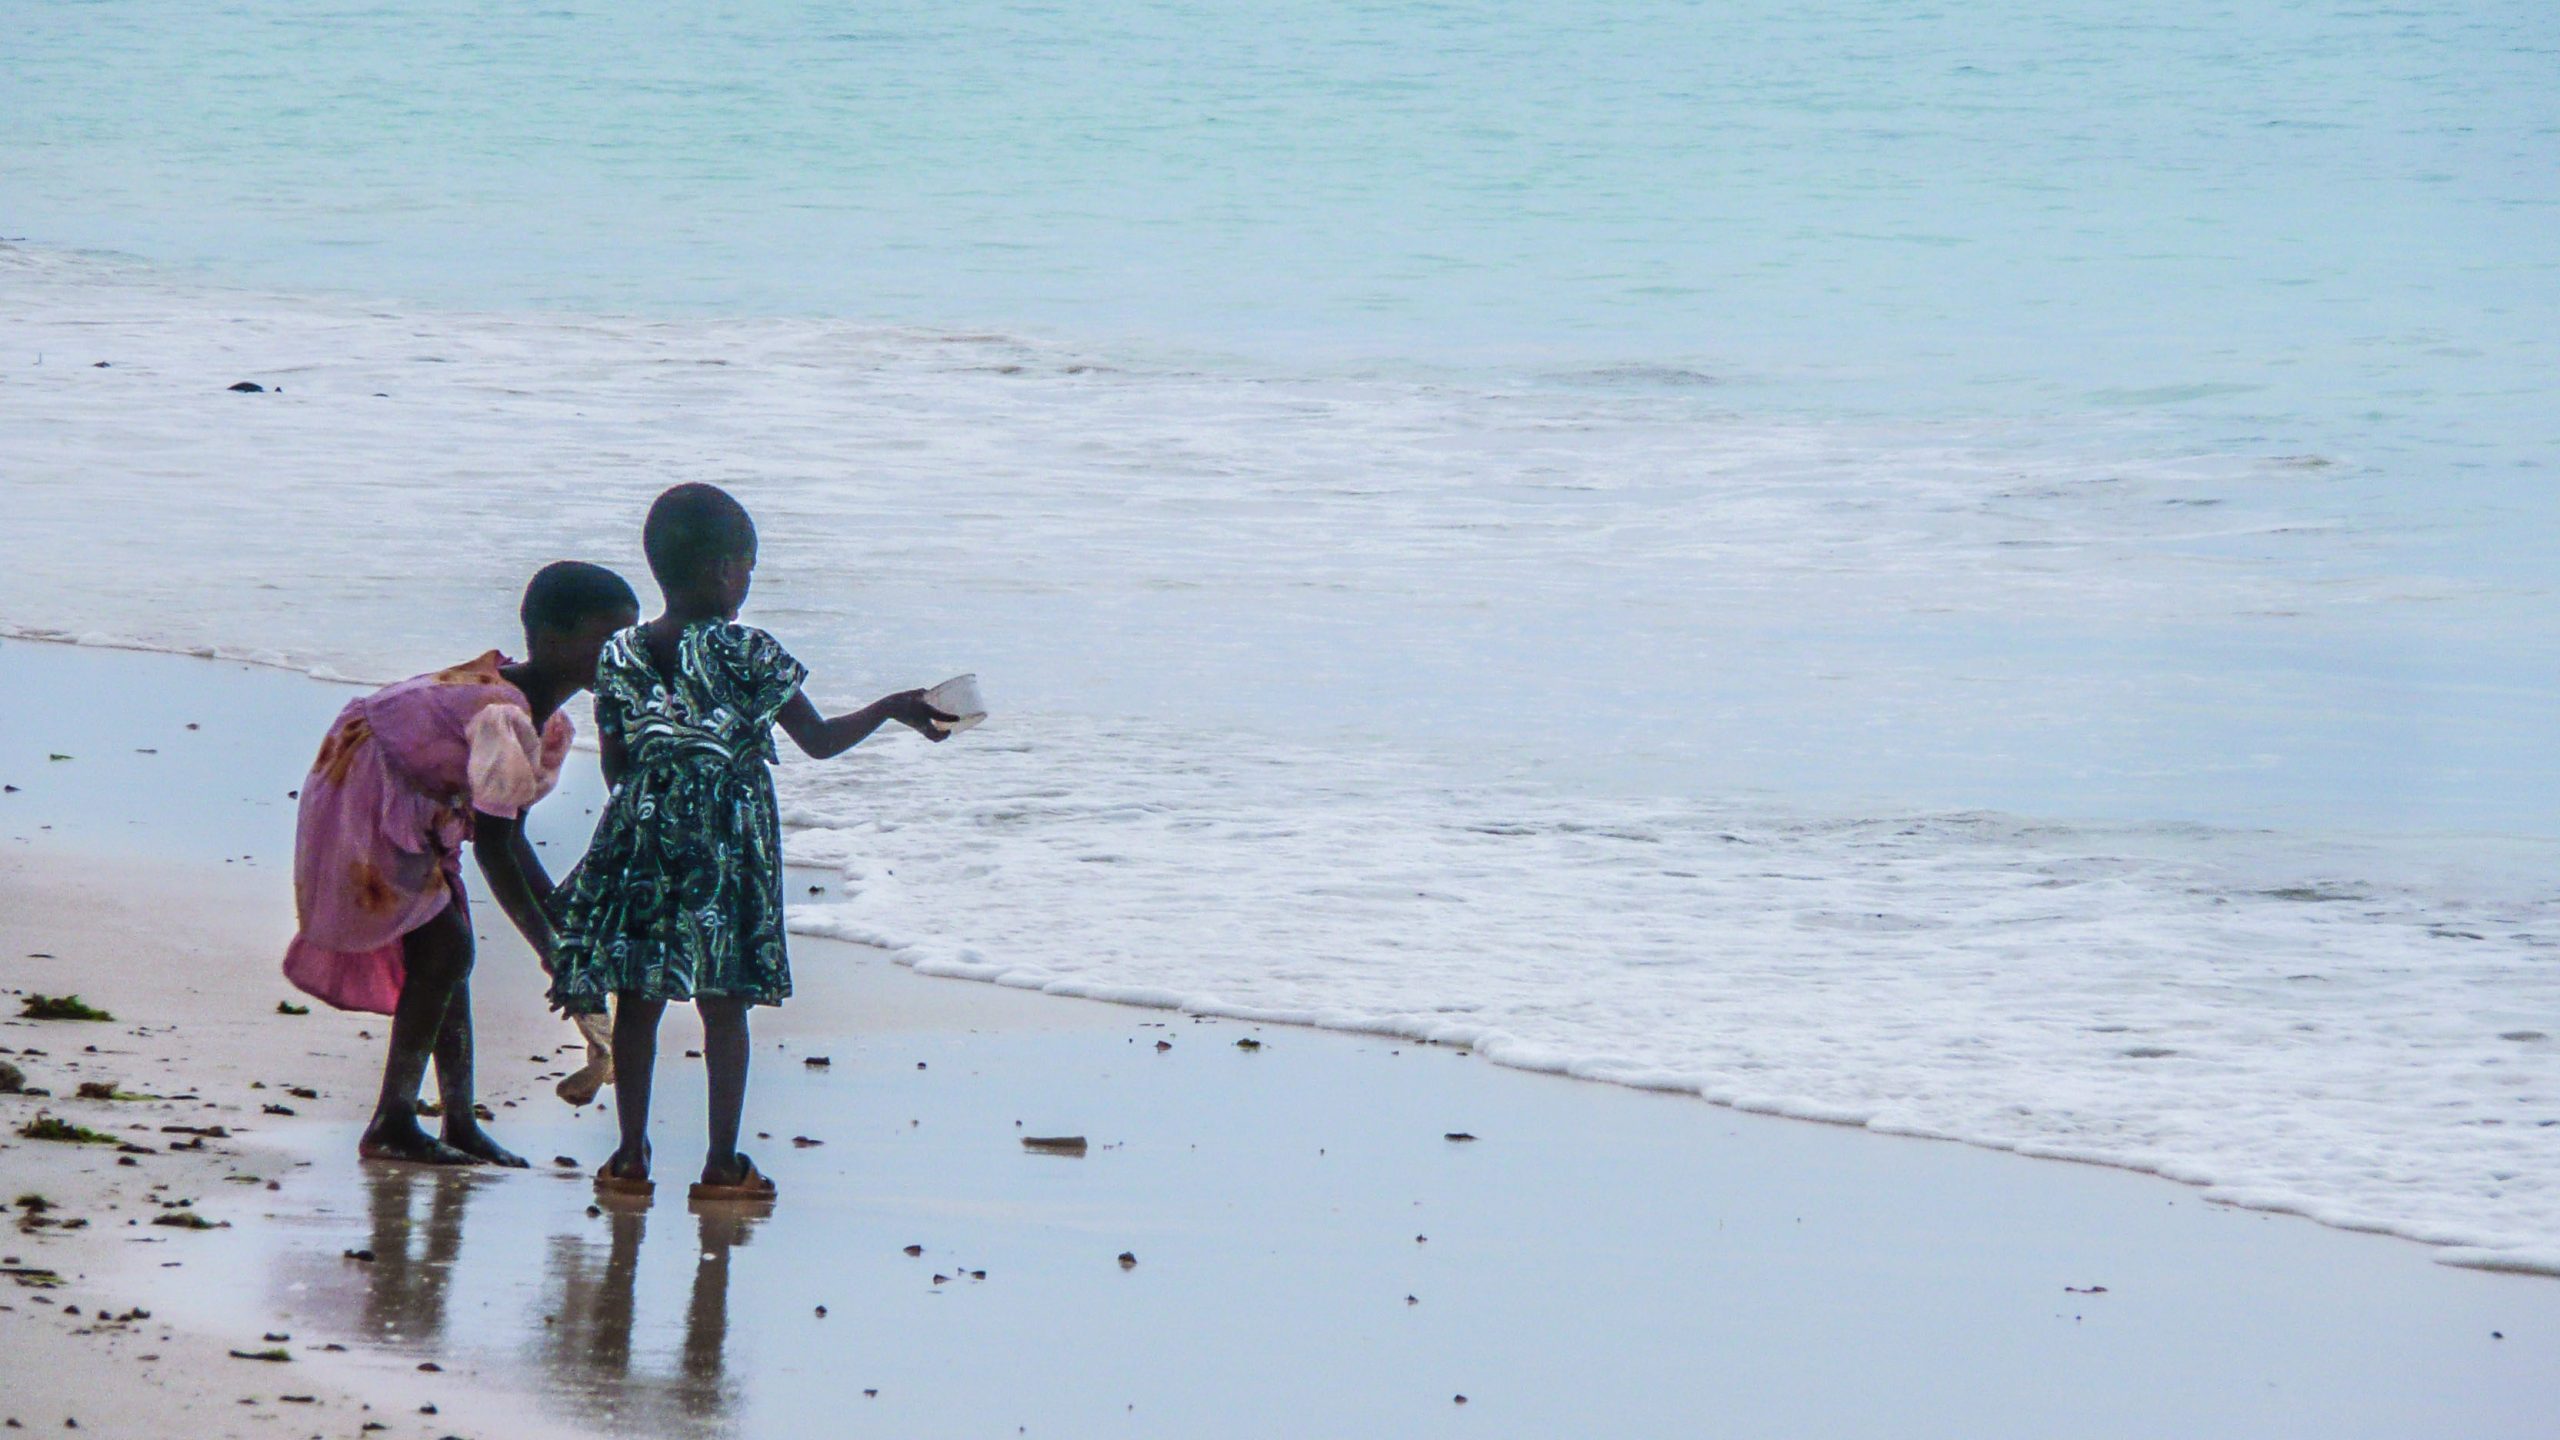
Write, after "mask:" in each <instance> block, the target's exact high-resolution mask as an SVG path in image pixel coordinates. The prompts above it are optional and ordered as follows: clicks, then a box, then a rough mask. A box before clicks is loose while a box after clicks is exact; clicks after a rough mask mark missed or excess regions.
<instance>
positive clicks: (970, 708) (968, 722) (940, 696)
mask: <svg viewBox="0 0 2560 1440" xmlns="http://www.w3.org/2000/svg"><path fill="white" fill-rule="evenodd" d="M924 703H926V704H927V705H930V706H932V707H933V708H934V709H936V710H939V711H941V712H942V713H943V714H945V715H957V716H959V717H960V718H959V719H957V720H954V721H952V722H951V723H950V724H948V725H945V724H943V723H942V722H941V721H939V720H937V721H935V722H933V726H934V728H935V729H937V730H940V731H941V732H942V733H943V734H945V735H957V734H959V733H960V732H961V731H963V730H966V729H969V728H970V727H971V726H974V725H976V724H977V723H978V722H979V721H981V720H984V719H986V718H987V702H986V697H984V696H982V695H980V694H979V693H978V677H977V676H975V675H954V676H952V677H951V678H950V679H948V680H945V681H943V682H942V683H941V684H939V685H936V686H934V687H933V688H932V689H930V690H927V691H926V692H924Z"/></svg>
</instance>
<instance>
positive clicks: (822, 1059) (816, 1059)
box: [800, 1055, 836, 1070]
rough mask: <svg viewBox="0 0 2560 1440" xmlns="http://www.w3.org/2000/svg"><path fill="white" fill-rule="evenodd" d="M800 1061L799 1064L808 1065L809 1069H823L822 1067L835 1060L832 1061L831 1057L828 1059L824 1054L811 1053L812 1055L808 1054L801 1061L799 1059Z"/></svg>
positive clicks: (831, 1063) (824, 1067)
mask: <svg viewBox="0 0 2560 1440" xmlns="http://www.w3.org/2000/svg"><path fill="white" fill-rule="evenodd" d="M800 1063H801V1064H803V1065H806V1066H808V1067H809V1068H810V1069H812V1070H824V1069H826V1068H827V1067H828V1066H830V1065H833V1064H834V1063H836V1062H835V1061H833V1060H831V1059H829V1058H828V1057H826V1056H824V1055H812V1056H810V1057H809V1058H808V1059H806V1060H803V1061H801V1062H800Z"/></svg>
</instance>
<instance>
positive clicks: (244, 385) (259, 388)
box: [187, 380, 267, 730]
mask: <svg viewBox="0 0 2560 1440" xmlns="http://www.w3.org/2000/svg"><path fill="white" fill-rule="evenodd" d="M225 388H227V389H229V390H230V391H231V393H233V394H234V395H264V394H266V393H267V387H266V386H264V385H261V384H259V383H258V382H257V381H255V380H235V381H233V382H231V384H230V385H229V386H227V387H225ZM187 728H188V729H190V730H193V729H194V728H196V727H194V726H193V725H190V726H188V727H187Z"/></svg>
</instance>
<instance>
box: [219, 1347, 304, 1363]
mask: <svg viewBox="0 0 2560 1440" xmlns="http://www.w3.org/2000/svg"><path fill="white" fill-rule="evenodd" d="M231 1358H232V1359H234V1360H265V1361H269V1362H271V1363H274V1364H277V1365H282V1364H284V1363H285V1362H287V1361H289V1360H291V1359H292V1358H293V1356H292V1355H291V1354H289V1353H287V1352H286V1351H283V1350H234V1351H232V1352H231Z"/></svg>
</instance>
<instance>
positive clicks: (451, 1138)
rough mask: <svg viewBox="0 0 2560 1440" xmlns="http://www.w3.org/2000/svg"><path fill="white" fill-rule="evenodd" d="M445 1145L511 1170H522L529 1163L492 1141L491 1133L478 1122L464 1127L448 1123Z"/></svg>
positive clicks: (445, 1128) (476, 1158) (445, 1129)
mask: <svg viewBox="0 0 2560 1440" xmlns="http://www.w3.org/2000/svg"><path fill="white" fill-rule="evenodd" d="M444 1143H445V1144H447V1145H450V1146H452V1147H453V1148H454V1149H456V1150H459V1151H461V1152H462V1153H463V1154H465V1155H468V1156H470V1157H471V1158H473V1159H475V1160H480V1161H485V1162H487V1163H488V1164H491V1165H503V1166H505V1167H506V1168H508V1169H510V1170H522V1169H524V1168H525V1166H526V1164H527V1163H528V1162H527V1161H526V1160H525V1158H524V1157H523V1156H521V1155H519V1154H517V1153H516V1152H514V1151H513V1150H510V1149H508V1148H507V1147H506V1146H504V1145H501V1144H499V1143H498V1142H497V1141H495V1140H492V1139H490V1138H489V1132H488V1131H486V1130H483V1129H481V1128H480V1126H479V1123H478V1122H477V1121H472V1122H468V1123H466V1124H462V1125H456V1124H454V1123H452V1122H451V1121H447V1122H446V1124H445V1127H444Z"/></svg>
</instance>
